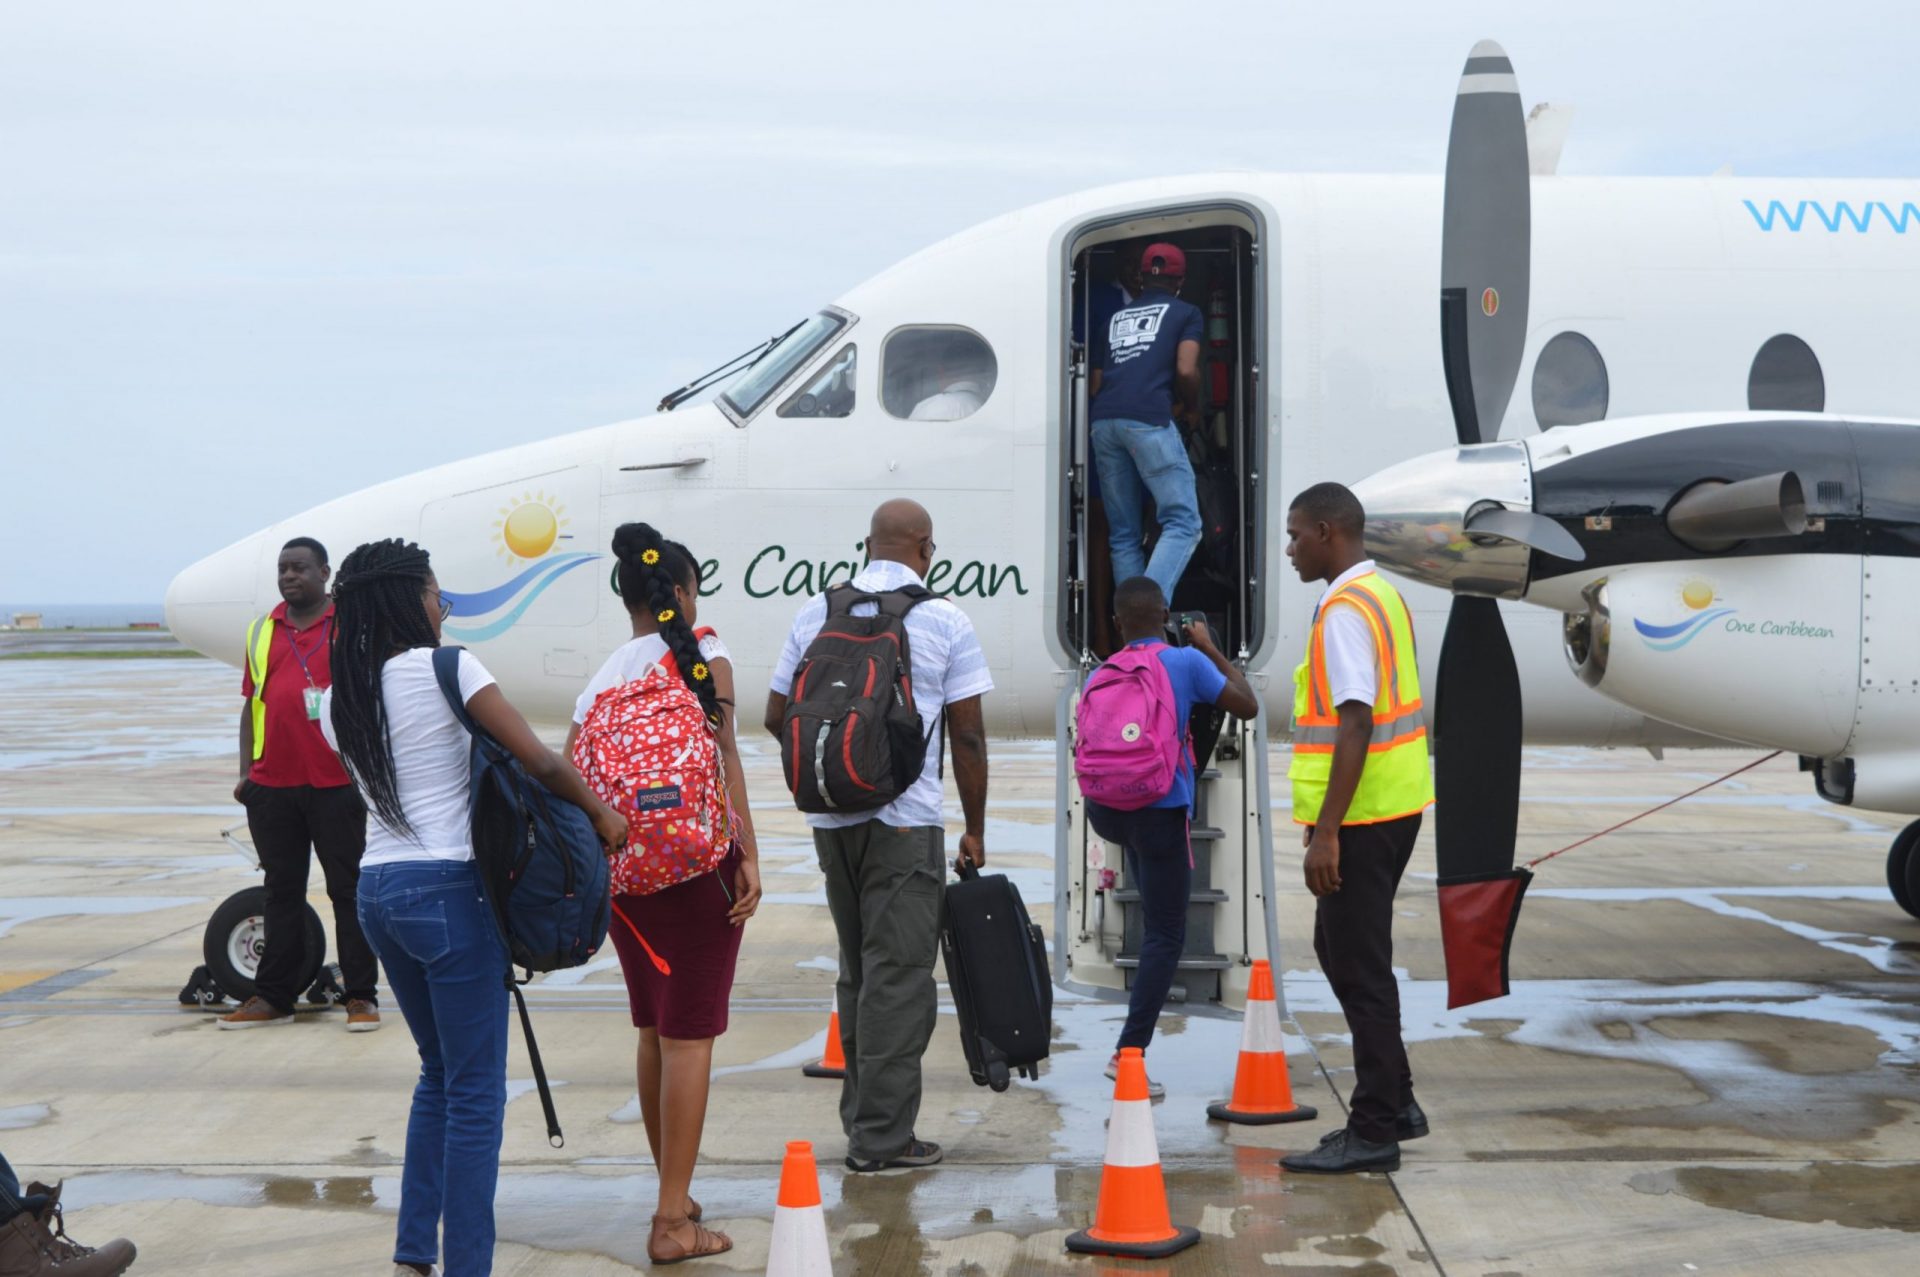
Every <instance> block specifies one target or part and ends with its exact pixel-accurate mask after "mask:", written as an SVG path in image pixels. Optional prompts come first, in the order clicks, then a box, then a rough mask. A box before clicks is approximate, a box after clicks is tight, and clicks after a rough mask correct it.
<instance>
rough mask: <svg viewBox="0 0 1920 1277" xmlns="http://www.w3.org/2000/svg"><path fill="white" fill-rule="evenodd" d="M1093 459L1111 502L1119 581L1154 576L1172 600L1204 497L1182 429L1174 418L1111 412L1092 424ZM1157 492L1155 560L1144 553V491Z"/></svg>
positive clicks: (1115, 572)
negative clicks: (1141, 417) (1164, 419)
mask: <svg viewBox="0 0 1920 1277" xmlns="http://www.w3.org/2000/svg"><path fill="white" fill-rule="evenodd" d="M1093 463H1094V466H1095V468H1097V469H1098V470H1099V472H1100V497H1101V500H1102V501H1103V502H1105V504H1106V507H1107V527H1108V528H1109V529H1111V531H1112V533H1113V536H1112V546H1113V579H1114V582H1115V583H1116V584H1118V583H1119V582H1121V581H1126V580H1129V579H1131V578H1133V577H1136V576H1150V577H1152V578H1153V579H1154V582H1155V584H1157V585H1158V586H1159V587H1160V592H1161V593H1162V594H1164V595H1166V596H1167V602H1168V603H1172V602H1173V587H1174V586H1176V585H1178V584H1180V574H1181V573H1182V572H1185V571H1186V570H1187V560H1188V559H1191V558H1192V557H1193V551H1194V547H1196V546H1198V545H1199V544H1200V499H1199V497H1198V496H1196V495H1195V493H1194V485H1193V463H1192V462H1191V461H1189V460H1187V447H1186V444H1185V443H1184V442H1182V441H1181V438H1180V431H1179V429H1178V428H1177V427H1175V426H1174V425H1173V424H1172V423H1171V422H1162V423H1161V424H1159V425H1157V426H1156V425H1153V424H1151V423H1149V422H1145V421H1131V420H1128V419H1127V418H1125V417H1110V418H1107V419H1106V420H1104V421H1096V422H1094V423H1093ZM1147 493H1152V494H1153V504H1154V508H1155V509H1156V511H1157V512H1158V514H1159V519H1160V540H1159V541H1158V542H1157V543H1155V545H1154V547H1153V560H1152V562H1148V561H1147V560H1146V557H1145V555H1144V554H1143V553H1142V552H1141V548H1140V547H1141V544H1142V543H1143V542H1144V541H1145V540H1146V535H1147V532H1146V527H1145V523H1146V504H1147V500H1146V494H1147Z"/></svg>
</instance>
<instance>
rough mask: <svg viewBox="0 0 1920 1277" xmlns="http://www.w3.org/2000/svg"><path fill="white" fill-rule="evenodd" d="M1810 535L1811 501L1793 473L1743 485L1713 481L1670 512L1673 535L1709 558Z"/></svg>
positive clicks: (1744, 481)
mask: <svg viewBox="0 0 1920 1277" xmlns="http://www.w3.org/2000/svg"><path fill="white" fill-rule="evenodd" d="M1806 530H1807V498H1806V494H1805V493H1804V492H1803V491H1802V490H1801V487H1800V476H1799V475H1797V474H1795V473H1794V472H1793V471H1791V470H1782V471H1780V472H1779V473H1778V474H1763V475H1760V476H1758V477H1756V478H1752V479H1742V480H1740V481H1739V482H1738V483H1723V482H1721V481H1720V480H1718V479H1707V480H1704V481H1703V482H1700V483H1696V484H1694V485H1693V486H1692V487H1691V488H1688V489H1687V490H1686V491H1685V492H1683V493H1681V494H1680V498H1679V499H1678V500H1677V501H1675V502H1674V503H1673V505H1672V506H1671V507H1670V508H1669V509H1668V510H1667V531H1669V532H1671V533H1673V535H1674V536H1675V537H1676V538H1678V539H1679V540H1680V542H1681V543H1682V544H1684V545H1687V546H1689V547H1691V548H1692V549H1695V550H1699V551H1701V552H1702V553H1704V554H1717V553H1719V552H1720V551H1722V550H1730V549H1732V548H1733V547H1734V546H1736V545H1738V544H1739V543H1740V542H1742V541H1750V540H1752V539H1754V538H1756V537H1796V536H1799V535H1800V534H1801V533H1802V532H1805V531H1806Z"/></svg>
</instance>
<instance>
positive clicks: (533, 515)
mask: <svg viewBox="0 0 1920 1277" xmlns="http://www.w3.org/2000/svg"><path fill="white" fill-rule="evenodd" d="M572 522H573V521H572V520H571V519H569V518H567V507H566V503H565V502H563V501H561V500H559V499H558V498H556V497H552V496H549V495H547V492H546V490H545V489H536V490H534V491H532V492H525V493H522V494H521V495H520V496H518V497H513V498H510V499H509V500H508V502H507V504H506V505H503V506H501V507H500V517H499V518H497V519H495V520H494V521H493V548H494V551H495V552H496V553H497V554H498V555H499V557H500V560H501V562H503V563H514V562H518V561H522V560H526V559H537V558H539V557H541V556H542V555H544V554H546V553H547V551H549V550H551V549H553V547H554V545H555V543H556V542H558V541H559V540H560V538H561V537H563V536H565V535H566V534H567V533H566V529H567V528H568V527H569V526H571V525H572Z"/></svg>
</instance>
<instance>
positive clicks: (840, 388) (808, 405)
mask: <svg viewBox="0 0 1920 1277" xmlns="http://www.w3.org/2000/svg"><path fill="white" fill-rule="evenodd" d="M859 356H860V352H859V350H858V348H856V347H855V346H854V344H853V343H852V342H848V343H847V344H846V345H844V346H842V347H841V348H840V353H839V354H837V355H835V356H834V357H833V358H832V359H830V360H828V361H827V366H826V367H824V368H822V369H821V370H820V372H819V373H818V375H816V376H815V377H814V378H813V380H811V381H809V382H807V383H806V384H804V385H803V386H801V387H800V389H798V390H796V391H795V392H794V393H793V395H792V396H791V397H790V398H789V399H788V400H787V401H786V402H785V403H783V404H781V405H780V412H779V414H778V415H780V416H782V417H847V416H851V415H852V414H853V376H854V373H855V372H857V371H858V367H859Z"/></svg>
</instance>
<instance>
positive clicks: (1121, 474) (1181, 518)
mask: <svg viewBox="0 0 1920 1277" xmlns="http://www.w3.org/2000/svg"><path fill="white" fill-rule="evenodd" d="M1140 270H1141V282H1142V284H1143V290H1142V291H1141V293H1140V295H1139V296H1137V297H1135V298H1134V299H1133V301H1132V302H1130V303H1128V304H1127V305H1126V306H1123V307H1121V308H1120V309H1119V310H1117V311H1115V312H1113V317H1112V318H1111V319H1109V320H1108V321H1107V324H1106V329H1105V331H1104V332H1099V331H1095V332H1091V333H1090V334H1089V336H1090V337H1092V339H1093V341H1094V342H1095V343H1096V344H1097V345H1096V353H1097V354H1098V359H1097V361H1096V363H1095V367H1094V370H1093V378H1092V381H1091V382H1090V383H1089V385H1088V390H1089V392H1090V395H1091V399H1092V403H1091V406H1090V407H1089V409H1088V416H1089V418H1090V419H1091V420H1092V422H1093V428H1092V435H1093V440H1092V442H1093V461H1094V466H1095V468H1096V469H1097V470H1098V472H1099V475H1100V492H1101V495H1102V497H1103V498H1104V500H1105V503H1106V509H1107V524H1108V527H1109V528H1110V529H1111V538H1110V542H1111V545H1112V547H1113V575H1114V577H1115V578H1116V579H1118V580H1122V581H1124V580H1127V579H1128V578H1130V577H1136V576H1149V577H1152V578H1153V580H1154V582H1155V583H1156V584H1158V585H1159V587H1160V592H1161V594H1163V595H1164V596H1166V597H1167V598H1169V599H1171V598H1172V597H1173V592H1174V587H1175V586H1177V585H1178V584H1179V583H1180V574H1181V573H1182V572H1184V571H1186V568H1187V560H1188V559H1190V558H1192V557H1193V551H1194V547H1196V546H1198V545H1199V544H1200V527H1201V524H1200V502H1199V498H1198V497H1197V496H1196V495H1195V492H1194V482H1193V463H1192V462H1190V461H1189V460H1188V459H1187V447H1186V442H1185V441H1184V440H1183V439H1182V438H1181V434H1180V429H1179V427H1178V426H1176V425H1175V424H1174V421H1173V412H1174V403H1175V401H1176V399H1177V400H1178V402H1179V404H1180V406H1181V412H1182V415H1184V416H1185V417H1186V418H1187V419H1188V421H1189V422H1190V423H1191V424H1196V425H1197V424H1198V423H1199V419H1200V408H1199V405H1200V333H1201V329H1202V328H1203V327H1204V320H1203V319H1202V317H1201V314H1200V308H1199V307H1198V306H1193V305H1189V304H1188V303H1186V302H1183V301H1181V300H1180V297H1179V292H1180V286H1181V285H1182V284H1184V283H1185V282H1186V274H1187V255H1186V254H1185V253H1183V252H1181V251H1180V249H1179V248H1178V247H1176V246H1175V245H1172V244H1151V245H1148V247H1147V249H1146V251H1145V252H1143V253H1142V254H1141V255H1140ZM1176 392H1177V394H1176ZM1148 493H1152V494H1153V504H1154V509H1155V511H1156V512H1157V514H1158V517H1159V522H1160V540H1159V541H1158V542H1156V543H1155V545H1154V547H1153V559H1152V561H1151V562H1149V561H1147V559H1146V557H1145V555H1144V554H1143V553H1142V551H1141V546H1142V545H1143V544H1144V542H1145V540H1146V527H1145V521H1146V499H1147V494H1148Z"/></svg>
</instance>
